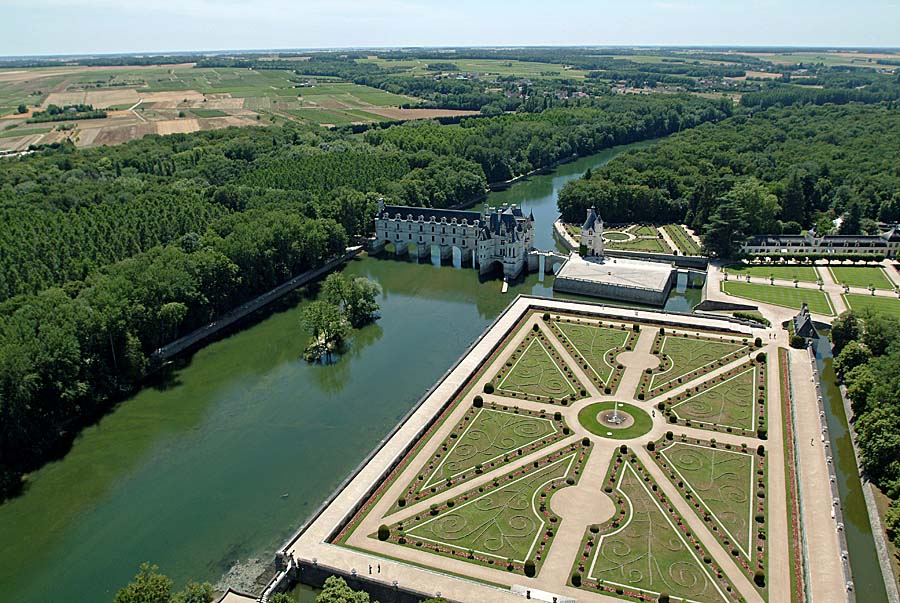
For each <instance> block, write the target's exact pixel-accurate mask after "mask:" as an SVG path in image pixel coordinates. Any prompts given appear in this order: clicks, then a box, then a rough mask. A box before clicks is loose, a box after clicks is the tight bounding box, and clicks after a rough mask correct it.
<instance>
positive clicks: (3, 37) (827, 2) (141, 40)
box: [0, 0, 900, 56]
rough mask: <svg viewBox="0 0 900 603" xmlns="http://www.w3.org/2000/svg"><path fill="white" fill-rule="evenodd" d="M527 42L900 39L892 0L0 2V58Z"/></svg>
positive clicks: (883, 43)
mask: <svg viewBox="0 0 900 603" xmlns="http://www.w3.org/2000/svg"><path fill="white" fill-rule="evenodd" d="M498 45H499V46H502V45H509V46H526V45H535V46H537V45H566V46H568V45H707V46H708V45H722V46H767V45H779V46H832V47H834V46H867V47H873V46H875V47H897V46H900V0H842V1H836V0H817V1H811V0H782V1H776V0H763V1H756V0H743V1H740V0H619V1H615V2H613V1H609V0H555V1H548V0H512V1H510V0H503V1H501V0H443V1H440V2H438V1H434V0H0V56H4V55H6V56H8V55H43V54H99V53H117V52H165V51H192V50H239V49H273V48H349V47H399V46H498Z"/></svg>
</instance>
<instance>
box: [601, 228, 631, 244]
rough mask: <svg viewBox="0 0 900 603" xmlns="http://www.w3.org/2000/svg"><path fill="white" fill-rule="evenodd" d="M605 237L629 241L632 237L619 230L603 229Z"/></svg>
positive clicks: (612, 239)
mask: <svg viewBox="0 0 900 603" xmlns="http://www.w3.org/2000/svg"><path fill="white" fill-rule="evenodd" d="M603 238H604V239H608V240H610V241H627V240H628V239H630V238H631V237H629V236H628V234H627V233H624V232H618V231H615V230H605V231H603Z"/></svg>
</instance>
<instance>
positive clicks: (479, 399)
mask: <svg viewBox="0 0 900 603" xmlns="http://www.w3.org/2000/svg"><path fill="white" fill-rule="evenodd" d="M472 405H473V406H474V407H475V408H481V407H482V406H484V398H482V397H481V396H475V399H474V400H473V401H472Z"/></svg>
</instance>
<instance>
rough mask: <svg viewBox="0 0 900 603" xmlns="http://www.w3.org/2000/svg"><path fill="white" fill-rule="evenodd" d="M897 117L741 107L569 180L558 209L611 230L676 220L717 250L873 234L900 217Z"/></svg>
mask: <svg viewBox="0 0 900 603" xmlns="http://www.w3.org/2000/svg"><path fill="white" fill-rule="evenodd" d="M898 145H900V113H898V112H897V110H896V108H895V107H894V106H893V105H892V104H890V103H882V104H878V105H865V104H847V105H829V106H823V107H820V106H815V105H805V106H787V107H781V106H777V107H770V108H768V109H765V110H756V111H755V112H753V113H752V114H748V113H747V112H745V111H738V112H737V113H736V114H735V115H734V116H732V117H730V118H729V119H726V120H724V121H722V122H720V123H718V124H715V125H713V124H703V125H700V126H698V127H696V128H693V129H690V130H687V131H685V132H681V133H679V134H676V135H674V136H671V137H669V138H667V139H666V140H663V141H661V142H659V143H658V144H656V145H654V146H653V147H652V148H650V149H638V150H633V151H629V152H628V153H623V154H622V155H619V156H618V157H617V158H616V159H615V160H613V161H611V162H609V163H608V164H606V165H605V166H603V167H602V168H600V169H598V170H595V171H593V172H592V173H591V174H589V175H587V174H586V176H589V177H585V178H582V179H580V180H577V181H573V182H570V183H569V184H567V185H566V186H565V187H564V188H563V190H562V191H561V192H560V195H559V200H558V204H559V210H560V213H561V214H562V216H563V218H564V219H565V220H566V221H568V222H573V223H575V222H578V221H579V220H581V218H582V217H583V216H584V214H585V210H586V209H587V208H588V207H591V206H592V205H593V206H596V207H597V208H598V209H599V210H600V213H601V215H602V216H603V218H604V220H606V221H607V222H609V223H625V222H667V221H672V222H684V223H686V224H688V225H689V226H691V227H692V228H694V229H695V230H697V231H698V232H701V233H704V234H703V237H704V242H705V244H706V246H707V248H708V249H709V250H710V251H711V252H713V253H714V254H717V255H720V256H728V255H732V254H734V253H736V251H737V248H738V246H739V245H740V243H741V242H742V241H743V240H744V239H745V238H746V236H749V235H753V234H761V233H775V234H778V233H782V232H783V233H786V234H787V233H799V232H800V231H801V229H804V228H811V227H814V226H815V227H816V228H817V230H818V232H819V233H820V234H827V233H829V232H831V231H832V230H833V229H834V226H833V220H834V219H836V218H838V217H844V218H845V219H844V222H843V224H842V225H841V228H840V232H841V233H844V234H859V233H860V232H868V233H872V232H877V224H876V221H878V220H881V221H884V222H896V221H900V166H898V164H897V163H896V161H894V156H895V149H897V148H898Z"/></svg>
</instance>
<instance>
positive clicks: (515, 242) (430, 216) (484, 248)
mask: <svg viewBox="0 0 900 603" xmlns="http://www.w3.org/2000/svg"><path fill="white" fill-rule="evenodd" d="M388 244H391V245H393V246H394V250H395V253H396V254H397V255H403V254H407V253H409V252H410V250H414V253H415V255H416V256H417V257H418V258H420V259H424V258H430V259H431V260H432V261H433V262H435V263H438V262H441V261H451V262H452V263H453V265H454V266H457V267H462V266H471V267H473V268H477V269H478V271H479V273H481V274H486V273H489V272H492V271H494V270H498V269H499V270H502V272H503V275H504V276H506V277H509V278H515V277H516V276H518V275H519V274H521V272H522V271H523V270H525V269H526V267H527V266H528V252H529V251H531V250H532V247H533V245H534V216H533V215H531V214H529V215H528V216H526V215H525V214H524V213H523V212H522V209H521V208H520V207H518V206H516V205H511V206H506V205H504V206H502V207H500V208H487V209H486V210H485V212H484V213H483V214H482V213H480V212H476V211H462V210H453V209H430V208H425V207H405V206H400V205H384V204H383V203H379V206H378V214H377V215H376V217H375V242H374V244H373V246H372V249H373V251H376V252H377V251H380V250H382V249H384V247H385V246H386V245H388Z"/></svg>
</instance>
